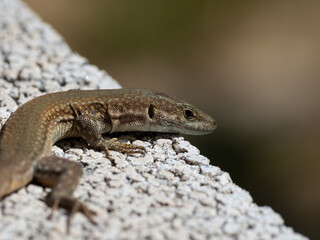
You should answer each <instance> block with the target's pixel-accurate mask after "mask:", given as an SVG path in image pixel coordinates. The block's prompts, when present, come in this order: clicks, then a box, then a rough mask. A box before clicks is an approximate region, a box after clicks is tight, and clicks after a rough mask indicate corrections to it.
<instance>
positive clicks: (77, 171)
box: [34, 156, 95, 232]
mask: <svg viewBox="0 0 320 240" xmlns="http://www.w3.org/2000/svg"><path fill="white" fill-rule="evenodd" d="M81 175H82V167H81V165H79V164H78V163H75V162H72V161H70V160H68V159H66V158H61V157H56V156H50V157H45V158H43V159H41V160H40V161H38V162H37V165H36V168H35V173H34V180H35V181H36V182H37V183H40V184H41V185H43V186H48V187H52V191H51V192H50V193H49V194H48V195H47V196H46V198H45V202H46V203H47V205H48V206H50V207H52V213H53V212H54V210H55V209H57V208H58V207H63V208H65V209H67V210H70V211H71V213H70V215H69V217H68V221H67V232H69V229H70V222H71V219H72V217H73V215H74V214H75V213H76V212H81V213H82V214H84V215H85V216H86V217H87V218H88V219H89V221H90V222H91V223H93V224H95V221H94V220H93V216H94V215H95V212H93V211H91V210H90V209H89V208H88V207H87V206H86V205H85V204H84V203H82V202H80V201H79V200H78V199H76V198H74V197H72V193H73V191H74V190H75V188H76V186H77V184H78V182H79V178H80V177H81ZM52 213H51V215H50V217H51V216H52Z"/></svg>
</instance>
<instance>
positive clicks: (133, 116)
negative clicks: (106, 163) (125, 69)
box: [0, 89, 216, 229]
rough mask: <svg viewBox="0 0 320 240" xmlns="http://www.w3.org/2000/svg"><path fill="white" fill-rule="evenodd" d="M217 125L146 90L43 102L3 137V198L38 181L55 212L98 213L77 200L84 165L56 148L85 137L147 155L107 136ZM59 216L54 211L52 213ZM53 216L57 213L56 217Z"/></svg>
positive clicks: (58, 96) (19, 114)
mask: <svg viewBox="0 0 320 240" xmlns="http://www.w3.org/2000/svg"><path fill="white" fill-rule="evenodd" d="M215 128H216V122H215V121H214V120H213V119H212V118H211V117H210V116H208V115H207V114H205V113H203V112H201V111H200V110H199V109H197V108H195V107H194V106H192V105H190V104H188V103H186V102H184V101H182V100H179V99H177V98H174V97H170V96H168V95H166V94H164V93H160V92H155V91H149V90H142V89H113V90H70V91H67V92H58V93H51V94H46V95H43V96H40V97H37V98H35V99H33V100H31V101H29V102H27V103H25V104H24V105H22V106H21V107H19V108H18V109H17V110H16V111H15V112H14V113H13V114H12V115H11V116H10V118H9V119H8V120H7V122H6V123H5V124H4V126H3V128H2V130H1V133H0V199H1V198H3V197H4V196H6V195H8V194H10V193H12V192H14V191H16V190H18V189H20V188H22V187H24V186H26V185H27V184H28V183H30V182H31V181H32V180H35V181H36V182H39V183H40V184H42V185H44V186H48V187H52V191H51V192H50V193H49V194H48V195H47V197H46V198H45V201H46V203H47V205H48V206H51V207H52V209H53V210H54V209H56V208H58V207H63V208H65V209H68V210H70V211H71V213H70V215H69V217H68V221H67V229H69V226H70V221H71V218H72V216H73V215H74V213H76V212H81V213H83V214H84V215H85V216H86V217H87V218H88V219H89V221H91V222H92V223H95V222H94V220H93V216H94V215H95V213H94V212H93V211H92V210H90V209H89V208H88V207H87V206H86V205H85V204H84V203H82V202H80V201H79V200H77V199H76V198H74V197H73V196H72V193H73V191H74V190H75V188H76V186H77V184H78V181H79V178H80V177H81V175H82V167H81V165H80V164H78V163H75V162H72V161H69V160H68V159H66V158H62V157H57V156H51V147H52V146H53V144H55V143H56V142H57V141H59V140H61V139H63V138H68V137H82V138H83V139H84V140H85V141H86V142H87V143H88V144H89V145H90V146H91V147H93V148H96V149H100V150H103V151H104V152H105V154H106V155H107V156H109V150H116V151H120V152H124V153H141V152H143V151H144V148H143V147H140V146H134V145H131V144H125V143H120V142H117V141H116V139H111V140H105V139H104V138H103V137H102V134H103V133H113V132H129V131H148V132H167V133H183V134H193V135H200V134H207V133H211V132H212V131H213V130H214V129H215ZM52 212H53V211H52ZM51 215H52V214H51Z"/></svg>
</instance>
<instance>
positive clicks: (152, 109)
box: [148, 104, 155, 118]
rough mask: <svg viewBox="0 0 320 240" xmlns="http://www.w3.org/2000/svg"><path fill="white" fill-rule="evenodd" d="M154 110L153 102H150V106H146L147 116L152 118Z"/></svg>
mask: <svg viewBox="0 0 320 240" xmlns="http://www.w3.org/2000/svg"><path fill="white" fill-rule="evenodd" d="M154 111H155V108H154V106H153V104H150V106H149V108H148V115H149V118H153V116H154Z"/></svg>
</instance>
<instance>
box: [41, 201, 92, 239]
mask: <svg viewBox="0 0 320 240" xmlns="http://www.w3.org/2000/svg"><path fill="white" fill-rule="evenodd" d="M45 201H46V203H47V205H49V206H51V207H52V211H51V214H50V215H49V216H48V218H49V219H50V218H52V216H53V213H54V211H55V210H56V209H57V208H58V207H63V208H65V209H67V210H70V214H69V216H68V220H67V233H70V223H71V220H72V218H73V216H74V214H75V213H76V212H81V213H82V214H83V215H84V216H85V217H86V218H87V219H88V220H89V221H90V222H91V223H92V224H94V225H96V222H95V221H94V220H93V217H94V216H95V215H96V213H95V212H94V211H92V210H90V209H89V208H88V207H87V206H86V205H85V204H84V203H82V202H80V201H79V200H78V199H76V198H73V197H52V196H48V197H47V198H46V199H45Z"/></svg>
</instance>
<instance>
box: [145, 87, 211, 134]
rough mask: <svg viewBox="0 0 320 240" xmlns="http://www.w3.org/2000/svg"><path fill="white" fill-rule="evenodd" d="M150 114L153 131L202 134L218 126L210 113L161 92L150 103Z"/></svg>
mask: <svg viewBox="0 0 320 240" xmlns="http://www.w3.org/2000/svg"><path fill="white" fill-rule="evenodd" d="M148 115H149V119H150V127H151V128H152V129H151V130H152V131H165V132H177V133H182V134H190V135H202V134H208V133H211V132H213V131H214V130H215V129H216V127H217V124H216V121H215V120H214V119H213V118H212V117H210V116H209V115H208V114H206V113H204V112H202V111H201V110H199V109H197V108H196V107H194V106H192V105H191V104H189V103H187V102H185V101H183V100H179V99H177V98H174V97H170V96H168V95H165V94H160V93H158V94H157V98H156V99H153V101H152V102H151V104H150V105H149V108H148ZM157 126H160V128H159V129H158V127H157Z"/></svg>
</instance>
